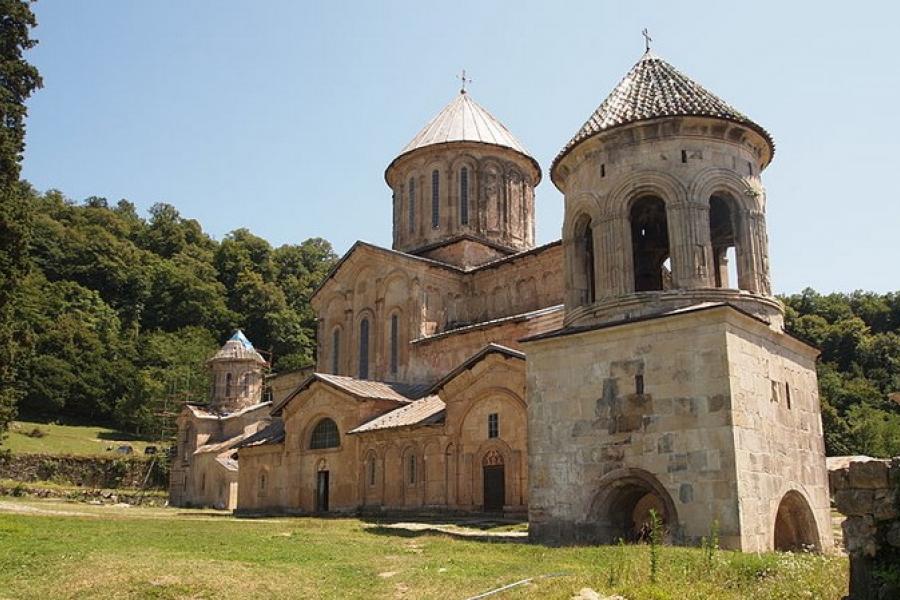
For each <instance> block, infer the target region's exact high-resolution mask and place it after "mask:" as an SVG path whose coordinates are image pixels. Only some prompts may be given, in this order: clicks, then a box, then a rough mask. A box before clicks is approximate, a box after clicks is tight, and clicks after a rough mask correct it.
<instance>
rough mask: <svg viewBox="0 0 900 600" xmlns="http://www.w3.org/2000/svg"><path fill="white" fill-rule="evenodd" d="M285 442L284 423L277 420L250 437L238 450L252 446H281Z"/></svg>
mask: <svg viewBox="0 0 900 600" xmlns="http://www.w3.org/2000/svg"><path fill="white" fill-rule="evenodd" d="M283 441H284V421H282V420H281V419H275V420H273V421H272V422H271V423H269V424H268V425H266V426H265V427H263V428H262V429H260V430H259V431H257V432H256V433H254V434H253V435H249V436H247V437H246V439H244V441H243V442H241V443H240V445H239V446H238V448H249V447H252V446H264V445H266V444H280V443H281V442H283Z"/></svg>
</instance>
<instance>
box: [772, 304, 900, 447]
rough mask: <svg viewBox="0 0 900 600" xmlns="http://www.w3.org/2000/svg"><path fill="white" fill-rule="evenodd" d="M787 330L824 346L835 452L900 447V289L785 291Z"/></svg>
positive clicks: (824, 392)
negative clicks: (885, 291)
mask: <svg viewBox="0 0 900 600" xmlns="http://www.w3.org/2000/svg"><path fill="white" fill-rule="evenodd" d="M782 300H783V301H784V303H785V305H786V308H787V313H786V315H785V317H786V320H785V322H786V325H787V329H788V331H790V332H791V333H793V334H794V335H796V336H798V337H801V338H803V339H805V340H807V341H808V342H810V343H812V344H813V345H814V346H817V347H818V348H820V349H821V351H822V355H821V358H820V360H819V369H818V370H819V392H820V396H821V401H822V420H823V423H824V426H825V446H826V449H827V451H828V454H829V455H842V454H868V455H870V456H895V455H900V293H888V294H875V293H871V292H853V293H852V294H828V295H821V294H818V293H816V292H815V291H813V290H811V289H806V290H804V291H803V292H802V293H800V294H795V295H793V296H788V297H785V298H782Z"/></svg>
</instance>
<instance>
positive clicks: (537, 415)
mask: <svg viewBox="0 0 900 600" xmlns="http://www.w3.org/2000/svg"><path fill="white" fill-rule="evenodd" d="M773 148H774V146H773V144H772V141H771V138H770V137H769V136H768V134H767V133H766V132H765V131H764V130H763V129H762V128H760V127H759V126H758V125H756V124H754V123H753V122H752V121H750V120H749V119H747V118H746V117H744V116H743V115H741V114H740V113H738V112H737V111H735V110H734V109H732V108H731V107H729V106H728V105H727V104H725V103H724V102H722V101H721V100H719V99H718V98H716V97H715V96H713V95H712V94H710V93H709V92H707V91H706V90H704V89H703V88H701V87H700V86H699V85H697V84H696V83H694V82H692V81H690V80H689V79H687V78H686V77H685V76H684V75H682V74H681V73H679V72H678V71H676V70H675V69H674V68H673V67H672V66H671V65H669V64H668V63H666V62H665V61H663V60H661V59H659V58H658V57H656V56H654V55H653V54H652V53H650V52H648V53H647V54H646V55H645V56H644V57H642V58H641V60H640V61H639V62H638V63H637V64H636V65H635V67H634V69H632V71H631V72H630V73H629V74H628V76H627V77H626V78H625V79H624V80H623V81H622V83H620V85H619V86H618V87H617V88H616V89H615V90H614V91H613V93H612V94H610V96H609V98H608V99H607V100H606V101H605V102H604V103H603V104H602V105H601V106H600V107H599V108H598V109H597V111H596V112H595V113H594V115H592V116H591V118H590V119H589V120H588V122H587V123H586V124H585V126H584V128H582V130H581V131H580V132H579V133H578V134H577V135H576V136H575V138H574V139H573V140H572V142H570V144H569V145H568V146H567V147H566V148H565V149H564V150H563V152H562V153H560V155H559V156H558V157H557V159H556V160H555V161H554V165H553V169H552V170H551V177H552V179H553V181H554V183H555V184H556V185H557V186H558V187H559V188H560V190H561V191H562V192H563V193H564V194H565V211H566V214H565V224H564V226H563V246H564V248H565V285H566V296H565V319H564V324H565V326H564V327H563V328H562V329H561V330H559V331H555V332H551V333H549V334H544V335H537V336H533V337H531V338H529V340H526V341H527V343H525V344H524V349H525V351H526V352H527V354H528V363H527V365H528V383H527V389H528V409H529V425H530V428H529V464H530V469H531V491H530V504H529V520H530V525H531V527H530V533H531V536H532V538H533V539H534V540H536V541H541V542H546V543H554V544H559V543H572V542H588V541H589V542H607V543H608V542H612V541H614V540H615V539H617V538H625V539H628V538H632V537H640V536H641V535H642V530H643V528H644V527H645V526H646V522H647V513H648V511H649V509H650V508H653V509H655V510H656V511H657V512H658V513H660V515H661V516H662V518H663V520H664V522H665V524H666V527H667V528H668V530H669V533H670V536H671V538H672V539H673V540H674V541H679V542H688V543H695V542H697V541H699V539H700V538H701V537H702V536H705V535H709V532H710V531H711V528H712V526H713V522H714V521H717V522H718V527H719V531H720V535H721V541H722V544H723V546H725V547H729V548H735V549H741V550H752V551H760V550H770V549H773V548H777V549H790V548H794V547H796V544H795V542H796V540H789V539H782V538H779V536H778V535H777V531H778V527H777V526H776V522H777V521H778V519H779V518H786V519H797V518H800V516H802V517H803V518H804V520H803V522H802V525H798V527H801V526H802V527H803V528H805V529H806V530H807V531H806V533H807V537H806V538H804V539H805V540H807V541H809V544H808V545H810V546H812V547H813V548H814V549H817V550H819V549H825V550H827V549H830V548H831V545H832V544H831V532H830V527H829V495H828V487H827V477H826V469H825V453H824V443H823V438H822V424H821V416H820V410H819V400H818V391H817V382H816V372H815V359H816V356H817V351H816V350H815V349H813V348H811V347H809V346H807V345H806V344H804V343H802V342H800V341H799V340H796V339H793V338H791V337H790V336H788V335H786V334H785V333H784V332H783V314H782V313H783V309H782V307H781V304H780V303H779V302H778V301H777V300H776V299H775V298H774V297H772V295H771V286H770V283H769V268H768V247H767V246H768V243H767V237H766V229H765V192H764V190H763V188H762V184H761V182H760V178H759V175H760V172H761V171H762V170H763V169H764V168H765V167H766V165H767V164H768V163H769V162H770V160H771V157H772V153H773ZM729 250H730V251H732V252H734V253H735V256H736V263H737V264H736V278H735V279H733V280H729V273H728V270H729V269H728V265H727V255H728V252H729ZM786 505H787V506H789V507H790V508H791V510H789V511H787V512H786V513H785V511H784V507H785V506H786ZM785 514H786V515H787V516H784V515H785ZM798 515H799V516H798Z"/></svg>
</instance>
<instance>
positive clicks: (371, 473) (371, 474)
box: [366, 454, 375, 487]
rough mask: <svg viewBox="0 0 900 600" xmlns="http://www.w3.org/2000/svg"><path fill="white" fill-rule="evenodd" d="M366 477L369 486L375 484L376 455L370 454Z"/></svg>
mask: <svg viewBox="0 0 900 600" xmlns="http://www.w3.org/2000/svg"><path fill="white" fill-rule="evenodd" d="M366 479H368V481H369V486H370V487H371V486H374V485H375V455H374V454H369V460H368V461H366Z"/></svg>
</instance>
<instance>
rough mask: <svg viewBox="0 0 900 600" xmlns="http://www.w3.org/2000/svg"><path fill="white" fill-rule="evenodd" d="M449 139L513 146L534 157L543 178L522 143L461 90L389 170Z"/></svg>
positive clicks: (512, 148)
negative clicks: (408, 157) (419, 150)
mask: <svg viewBox="0 0 900 600" xmlns="http://www.w3.org/2000/svg"><path fill="white" fill-rule="evenodd" d="M448 142H474V143H480V144H491V145H494V146H502V147H504V148H509V149H510V150H514V151H516V152H518V153H519V154H522V155H523V156H525V157H526V158H528V159H529V160H531V162H532V163H534V166H535V168H536V169H537V170H538V176H539V177H540V166H539V165H538V163H537V161H536V160H535V159H534V158H533V157H532V156H531V154H530V153H529V152H528V150H527V149H526V148H525V146H524V145H523V144H522V142H520V141H519V140H518V139H517V138H516V136H514V135H513V134H512V132H510V130H509V129H507V128H506V126H505V125H504V124H503V123H501V122H500V121H498V120H497V119H496V118H495V117H494V116H493V115H492V114H491V113H489V112H488V111H487V110H486V109H485V108H484V107H482V106H481V105H480V104H478V103H477V102H475V101H474V100H473V99H472V97H471V96H470V95H469V94H468V92H466V91H460V93H459V94H458V95H457V96H456V97H455V98H454V99H453V100H451V101H450V103H449V104H447V106H445V107H444V108H443V109H442V110H441V112H439V113H438V114H437V115H436V116H435V117H434V118H433V119H431V121H429V122H428V124H427V125H425V127H423V128H422V130H421V131H420V132H419V133H417V134H416V136H415V137H414V138H413V139H412V140H411V141H410V142H409V143H408V144H407V145H406V146H405V147H404V148H403V150H401V151H400V154H399V155H398V156H397V158H395V159H394V160H393V161H391V164H390V165H388V168H387V171H389V170H390V169H391V167H392V166H393V165H394V163H396V162H397V160H399V159H400V158H401V157H403V156H405V155H406V154H408V153H410V152H413V151H414V150H418V149H419V148H424V147H426V146H434V145H437V144H445V143H448Z"/></svg>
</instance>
